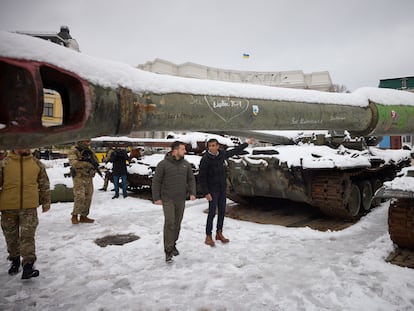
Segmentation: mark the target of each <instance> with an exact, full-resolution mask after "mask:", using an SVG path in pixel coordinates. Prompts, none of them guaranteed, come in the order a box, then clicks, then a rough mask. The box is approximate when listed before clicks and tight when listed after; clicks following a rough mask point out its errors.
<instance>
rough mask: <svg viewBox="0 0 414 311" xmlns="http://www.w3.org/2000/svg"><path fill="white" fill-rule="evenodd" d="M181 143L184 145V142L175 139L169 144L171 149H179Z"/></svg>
mask: <svg viewBox="0 0 414 311" xmlns="http://www.w3.org/2000/svg"><path fill="white" fill-rule="evenodd" d="M181 145H184V146H185V144H184V143H183V142H182V141H178V140H177V141H175V142H173V143H172V144H171V150H176V149H179V148H180V146H181Z"/></svg>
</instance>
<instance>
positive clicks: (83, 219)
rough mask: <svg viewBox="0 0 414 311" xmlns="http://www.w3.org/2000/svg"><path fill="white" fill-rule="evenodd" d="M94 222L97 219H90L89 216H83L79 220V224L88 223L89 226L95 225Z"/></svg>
mask: <svg viewBox="0 0 414 311" xmlns="http://www.w3.org/2000/svg"><path fill="white" fill-rule="evenodd" d="M94 221H95V219H92V218H88V216H81V217H80V218H79V222H86V223H88V224H91V223H93V222H94Z"/></svg>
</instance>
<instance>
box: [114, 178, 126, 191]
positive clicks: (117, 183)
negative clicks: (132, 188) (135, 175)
mask: <svg viewBox="0 0 414 311" xmlns="http://www.w3.org/2000/svg"><path fill="white" fill-rule="evenodd" d="M119 178H121V180H122V194H123V196H126V195H127V190H126V188H127V176H126V175H122V176H115V175H114V187H115V195H116V196H118V195H119Z"/></svg>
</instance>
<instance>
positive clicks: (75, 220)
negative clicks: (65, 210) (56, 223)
mask: <svg viewBox="0 0 414 311" xmlns="http://www.w3.org/2000/svg"><path fill="white" fill-rule="evenodd" d="M71 221H72V224H73V225H77V224H78V223H79V220H78V215H72V219H71Z"/></svg>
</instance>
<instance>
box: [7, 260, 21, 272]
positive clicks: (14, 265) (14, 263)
mask: <svg viewBox="0 0 414 311" xmlns="http://www.w3.org/2000/svg"><path fill="white" fill-rule="evenodd" d="M10 260H11V263H10V269H9V274H10V275H15V274H17V273H18V272H19V267H20V256H19V257H13V258H11V259H10Z"/></svg>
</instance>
